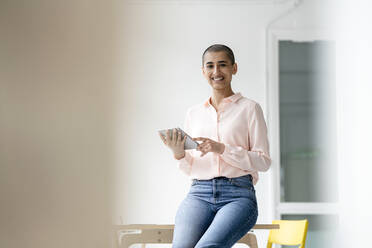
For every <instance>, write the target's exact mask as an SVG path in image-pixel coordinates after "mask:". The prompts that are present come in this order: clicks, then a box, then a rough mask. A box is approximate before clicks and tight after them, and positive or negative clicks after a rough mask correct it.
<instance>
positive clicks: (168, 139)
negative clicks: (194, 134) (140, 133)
mask: <svg viewBox="0 0 372 248" xmlns="http://www.w3.org/2000/svg"><path fill="white" fill-rule="evenodd" d="M165 138H166V142H167V143H168V144H169V143H170V132H169V129H168V130H167V132H166V135H165Z"/></svg>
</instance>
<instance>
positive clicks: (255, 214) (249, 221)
mask: <svg viewBox="0 0 372 248" xmlns="http://www.w3.org/2000/svg"><path fill="white" fill-rule="evenodd" d="M254 216H255V218H256V222H257V218H258V211H257V208H255V209H254V215H251V216H250V218H249V219H248V221H247V223H246V225H243V226H242V228H240V229H239V230H238V231H237V232H236V234H235V235H233V236H232V238H231V239H230V242H228V243H227V245H228V246H233V245H234V244H235V243H236V242H235V243H232V244H230V243H231V241H232V240H235V238H236V237H237V236H238V234H239V231H240V230H242V229H244V228H245V227H246V226H247V225H248V224H251V219H252V218H253V217H254ZM253 226H254V225H253ZM251 229H252V228H251ZM251 229H249V230H248V231H247V233H248V232H249V231H250V230H251ZM247 233H245V234H247ZM245 234H243V236H244V235H245ZM243 236H242V237H243Z"/></svg>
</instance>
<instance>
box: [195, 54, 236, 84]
mask: <svg viewBox="0 0 372 248" xmlns="http://www.w3.org/2000/svg"><path fill="white" fill-rule="evenodd" d="M202 69H203V75H204V77H205V78H206V79H207V81H208V83H209V84H210V85H211V86H212V88H213V89H215V90H224V89H230V88H231V79H232V75H235V74H236V72H237V70H238V67H237V65H236V63H235V64H232V63H231V60H230V59H229V57H228V56H227V54H226V53H225V52H223V51H220V52H207V53H206V54H205V55H204V64H203V68H202Z"/></svg>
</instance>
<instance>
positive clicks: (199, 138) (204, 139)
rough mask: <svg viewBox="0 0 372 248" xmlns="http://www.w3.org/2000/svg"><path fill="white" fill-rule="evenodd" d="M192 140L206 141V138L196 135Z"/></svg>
mask: <svg viewBox="0 0 372 248" xmlns="http://www.w3.org/2000/svg"><path fill="white" fill-rule="evenodd" d="M193 140H195V141H203V142H204V141H206V140H207V138H203V137H197V138H193Z"/></svg>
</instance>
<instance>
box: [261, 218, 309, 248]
mask: <svg viewBox="0 0 372 248" xmlns="http://www.w3.org/2000/svg"><path fill="white" fill-rule="evenodd" d="M273 224H279V226H280V227H279V229H273V230H270V233H269V240H268V242H267V248H271V247H272V244H273V243H274V244H281V245H299V248H305V241H306V234H307V227H308V224H309V222H308V221H307V220H306V219H305V220H274V221H273Z"/></svg>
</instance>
